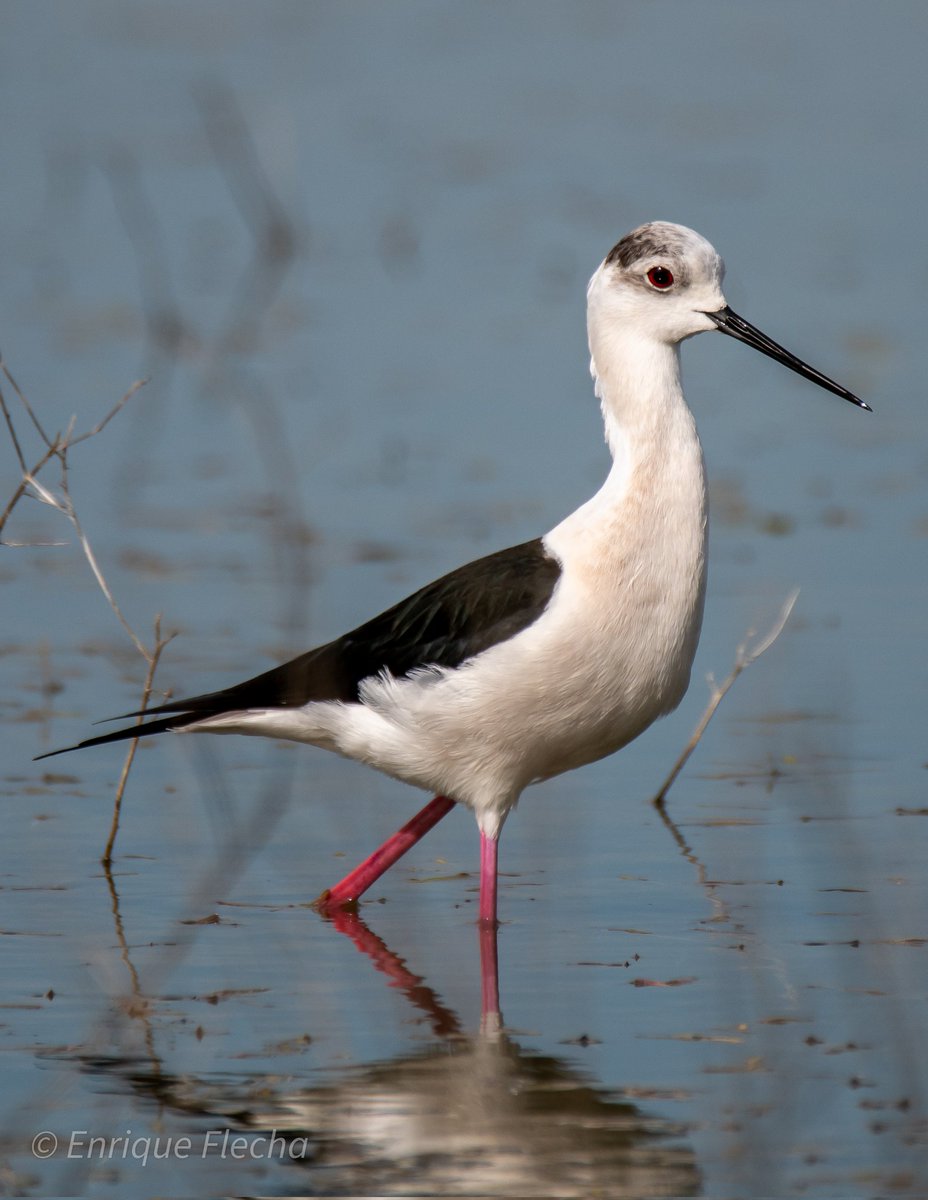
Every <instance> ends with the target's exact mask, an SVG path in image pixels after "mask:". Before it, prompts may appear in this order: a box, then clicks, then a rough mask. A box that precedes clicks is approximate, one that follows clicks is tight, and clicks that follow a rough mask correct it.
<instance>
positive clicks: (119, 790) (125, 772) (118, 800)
mask: <svg viewBox="0 0 928 1200" xmlns="http://www.w3.org/2000/svg"><path fill="white" fill-rule="evenodd" d="M176 636H177V634H176V633H169V634H168V635H167V637H162V636H161V613H158V615H157V616H156V617H155V647H154V649H153V650H152V652H151V654H149V653H148V652H147V650H146V649H145V647H144V646H143V647H141V650H142V653H143V654H144V655H145V657H146V658H147V659H148V673H147V674H146V676H145V684H144V686H143V688H142V702H141V704H140V705H139V717H138V721H137V722H136V724H137V725H141V724H142V722H143V721H144V719H145V710H146V708H148V701H149V700H150V699H151V692H152V685H153V683H154V679H155V671H156V670H157V669H158V662H159V660H160V658H161V652H162V650H164V648H165V646H166V645H167V644H168V642H170V641H171V640H172V639H173V638H175V637H176ZM138 744H139V739H138V738H133V740H132V741H131V742H130V743H129V751H128V753H127V754H126V761H125V762H124V763H123V766H122V772H121V774H120V776H119V783H118V784H117V785H116V797H115V799H114V801H113V819H112V821H111V823H110V832H109V837H108V838H107V839H106V847H105V849H104V851H103V857H102V858H101V859H100V861H101V862H102V863H103V866H104V867H105V868H106V869H107V872H109V869H110V866H111V865H112V862H113V846H114V845H115V844H116V835H117V833H118V832H119V818H120V815H121V813H122V798H123V795H124V793H125V790H126V783H127V781H128V779H129V771H130V769H131V767H132V763H133V761H134V760H135V752H136V750H137V749H138Z"/></svg>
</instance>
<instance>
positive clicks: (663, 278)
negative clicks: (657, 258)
mask: <svg viewBox="0 0 928 1200" xmlns="http://www.w3.org/2000/svg"><path fill="white" fill-rule="evenodd" d="M648 283H650V285H651V287H655V288H657V290H658V291H659V292H666V291H667V289H668V288H670V287H673V272H672V271H668V270H667V268H666V267H652V268H651V270H650V271H648Z"/></svg>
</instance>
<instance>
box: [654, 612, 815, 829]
mask: <svg viewBox="0 0 928 1200" xmlns="http://www.w3.org/2000/svg"><path fill="white" fill-rule="evenodd" d="M798 596H799V588H794V589H793V591H791V592H790V594H789V595H788V596H787V597H786V600H785V601H784V602H783V607H782V608H781V609H780V614H779V616H778V617H777V619H776V621H774V623H773V626H772V627H771V629H770V631H769V633H767V635H766V636H765V637H763V638H761V640H760V641H759V642H758V643H757V645H756V646H753V647H749V646H748V642H749V641H750V639H751V638H752V637H754V630H753V629H749V630H748V631H747V633H746V634H745V635H744V639H743V641H742V642H741V644H740V645H739V646H738V649H737V650H736V651H735V665H734V666H733V667H732V669H731V671H730V673H729V674H728V677H727V678H726V679H724V680H723V681H722V683H720V684H717V683H716V682H715V679H714V678H713V676H712V675H710V676H709V685H710V687H711V688H712V693H711V695H710V697H709V703H708V704H707V705H706V709H705V712H704V713H703V714H702V716H701V717H700V718H699V723H698V724H697V726H696V728H695V729H694V730H693V734H692V737H691V738H690V740H689V741H688V742H687V743H686V745H685V746H684V747H683V752H682V753H681V754H680V757H679V758H678V759H677V761H676V762H675V763H674V765H673V767H672V769H671V771H670V774H669V775H668V776H667V778H666V779H665V780H664V782H663V783H662V784H661V787H660V788H659V790H658V791H657V793H656V794H655V795H654V796H652V798H651V803H652V804H653V805H654V806H655V808H657V809H659V810H660V811H661V812H663V810H664V805H665V803H666V799H667V793H668V792H669V791H670V788H671V786H672V785H673V784H674V782H675V781H676V778H677V776H678V775H679V774H680V772H681V771H682V770H683V768H684V767H685V766H686V763H687V761H688V760H689V757H690V755H691V754H692V753H693V751H694V750H695V749H696V747H697V746H698V745H699V743H700V741H701V739H702V735H703V734H704V733H705V732H706V728H707V726H708V724H709V722H710V721H711V720H712V718H713V716H714V715H715V712H716V709H717V708H718V706H719V705H720V704H721V703H722V700H723V699H724V698H725V695H726V693H727V692H728V691H729V689H730V688H731V687H732V686H733V684H734V682H735V680H736V679H737V678H738V676H739V675H740V674H741V672H742V671H744V670H746V668H748V667H750V666H751V665H752V664H753V663H755V662H757V660H758V659H759V658H760V656H761V655H762V654H764V653H765V652H766V651H767V650H769V649H770V647H771V646H772V645H773V643H774V642H775V641H776V640H777V638H778V637H779V636H780V634H781V633H782V632H783V627H784V625H785V624H786V622H787V621H788V620H789V616H790V613H791V612H792V611H793V606H794V605H795V603H796V600H797V598H798Z"/></svg>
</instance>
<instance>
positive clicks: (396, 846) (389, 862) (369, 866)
mask: <svg viewBox="0 0 928 1200" xmlns="http://www.w3.org/2000/svg"><path fill="white" fill-rule="evenodd" d="M452 808H454V801H453V800H449V799H448V797H447V796H436V797H435V799H434V800H430V801H429V803H428V804H426V806H425V808H423V809H422V810H421V811H420V812H417V813H416V815H415V816H414V817H413V818H412V820H410V821H407V822H406V824H405V825H404V826H403V827H402V829H398V830H397V831H396V833H394V834H392V835H391V836H390V837H388V838H387V840H386V841H385V842H384V844H383V845H382V846H380V847H379V848H378V849H377V850H375V851H374V853H373V854H371V855H370V856H369V857H368V858H366V859H365V860H364V862H362V863H361V864H360V866H357V867H355V869H354V870H353V871H350V872H349V873H348V874H347V875H346V876H345V878H344V879H342V880H340V881H339V882H338V883H336V884H335V886H334V887H330V888H326V890H325V891H324V892H323V893H322V895H321V896H319V897H318V898H317V899H316V900H315V901H314V902H313V907H314V908H315V909H317V910H318V911H319V912H321V913H323V914H324V913H327V912H330V911H332V910H333V909H337V908H344V907H345V906H346V905H351V904H353V903H355V901H357V900H358V899H359V898H360V897H361V896H363V895H364V893H365V892H366V891H367V889H368V888H369V887H370V886H371V884H373V883H376V882H377V880H378V879H379V878H380V876H381V875H383V873H384V872H385V871H388V870H389V869H390V867H392V866H393V864H394V863H395V862H396V861H397V859H400V858H402V857H403V855H404V854H405V853H406V851H407V850H409V849H411V848H412V847H413V846H414V845H415V844H416V842H418V841H419V840H420V839H421V838H424V837H425V835H426V834H427V833H428V831H429V830H430V829H433V828H434V827H435V826H436V825H437V824H438V822H439V821H440V820H441V819H442V817H446V816H447V815H448V813H449V812H451V810H452Z"/></svg>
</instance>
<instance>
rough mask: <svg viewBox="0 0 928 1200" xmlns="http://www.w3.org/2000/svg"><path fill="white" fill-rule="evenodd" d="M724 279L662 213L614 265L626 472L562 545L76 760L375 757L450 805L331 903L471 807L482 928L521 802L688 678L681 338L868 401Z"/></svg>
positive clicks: (596, 316)
mask: <svg viewBox="0 0 928 1200" xmlns="http://www.w3.org/2000/svg"><path fill="white" fill-rule="evenodd" d="M722 276H723V264H722V260H721V258H720V257H719V255H718V254H717V253H716V251H715V250H714V249H713V247H712V246H711V245H710V244H709V243H708V242H707V241H706V240H705V239H704V238H702V237H700V236H699V234H697V233H694V232H693V230H691V229H687V228H685V227H684V226H682V225H672V224H668V223H666V222H662V221H655V222H651V223H650V224H647V225H642V226H641V227H640V228H638V229H636V230H634V231H633V232H632V233H630V234H628V235H627V236H626V237H624V238H622V240H621V241H620V242H619V243H618V244H617V245H616V246H614V247H613V249H612V250H611V251H610V252H609V254H608V255H607V256H606V258H605V260H604V261H603V262H602V263H601V265H600V266H599V268H598V269H597V271H596V273H595V274H594V275H593V278H592V279H591V280H590V285H589V288H588V292H587V298H588V330H589V342H590V353H591V356H592V360H591V364H590V366H591V371H592V374H593V378H594V380H595V383H596V389H595V390H596V395H597V396H598V398H599V400H600V403H601V406H602V412H603V418H604V421H605V426H606V441H607V443H608V445H609V449H610V451H611V452H612V458H613V465H612V469H611V471H610V472H609V475H608V477H607V478H606V481H605V483H604V484H603V486H602V487H601V488H600V490H599V491H598V492H597V493H596V495H595V496H593V498H592V499H591V500H589V501H587V503H586V504H584V505H582V506H581V507H580V508H579V509H577V511H576V512H574V513H572V514H571V515H570V516H569V517H567V518H566V519H565V520H563V521H562V522H561V523H560V524H559V525H557V526H556V527H555V528H554V529H552V530H551V532H550V533H547V534H546V535H545V536H544V537H541V538H536V539H535V540H533V541H530V542H525V543H523V544H522V545H520V546H514V547H512V548H511V549H508V550H501V551H499V552H497V553H496V554H490V555H488V556H487V557H486V558H481V559H479V560H477V561H476V562H473V563H470V564H468V565H467V566H464V567H460V568H458V570H456V571H452V572H451V573H450V574H449V575H445V576H444V577H443V578H441V579H439V580H437V581H436V582H434V583H430V584H428V585H427V586H426V587H424V588H422V589H421V590H420V591H418V592H416V593H414V594H413V595H412V596H410V597H409V598H408V599H407V600H403V601H401V602H400V603H399V604H397V605H395V606H394V607H393V608H390V609H388V610H387V611H386V612H385V613H382V614H381V615H380V616H379V617H375V618H374V619H373V620H372V621H369V622H368V623H367V624H366V625H362V626H361V627H360V628H358V629H355V630H353V631H352V632H351V633H347V634H345V635H344V636H343V637H340V638H337V639H336V640H335V641H333V642H329V643H327V644H326V645H324V646H319V647H317V648H316V649H314V650H310V651H308V652H307V653H306V654H302V655H300V657H299V658H295V659H293V660H292V661H291V662H288V663H284V664H283V665H282V666H279V667H275V668H274V669H273V670H270V671H267V672H265V673H264V674H262V675H258V676H256V677H255V678H254V679H249V680H246V681H245V682H244V683H240V684H237V685H236V686H234V687H230V688H226V689H225V690H223V691H219V692H211V693H210V694H208V695H203V696H194V697H193V698H191V699H189V700H172V701H171V702H170V703H168V704H163V705H161V706H159V707H157V708H153V709H150V710H149V712H147V713H146V714H145V716H146V717H148V716H155V717H156V718H157V719H155V720H150V721H146V722H145V723H143V724H140V725H133V726H130V727H129V728H127V729H119V730H117V731H116V732H114V733H107V734H103V735H101V736H99V737H93V738H88V739H87V740H86V741H83V742H80V743H79V744H78V745H77V746H71V747H68V749H80V748H83V747H86V746H96V745H101V744H103V743H104V742H114V741H119V740H121V739H123V738H134V737H139V736H143V735H146V734H152V733H162V732H165V731H166V730H173V731H176V732H184V733H241V734H258V735H262V736H264V737H273V738H286V739H290V740H292V741H297V742H308V743H310V744H312V745H315V746H322V747H325V748H326V749H329V750H334V751H336V752H337V753H339V754H343V755H345V756H346V757H348V758H354V759H357V760H359V761H360V762H365V763H367V764H369V765H370V766H372V767H376V768H378V769H379V770H381V771H384V772H386V773H387V774H388V775H393V776H395V777H396V778H398V779H402V780H405V781H406V782H408V783H412V784H415V785H416V786H418V787H422V788H426V789H428V790H429V791H432V792H434V793H436V796H435V799H433V800H432V801H431V802H430V803H429V804H427V805H426V806H425V808H423V809H422V811H421V812H419V813H418V814H417V815H416V816H415V817H413V819H412V820H411V821H409V822H408V824H407V825H405V826H404V827H403V828H402V829H400V830H399V831H398V832H397V833H395V834H394V835H393V836H392V837H391V838H389V839H388V840H387V842H385V843H384V845H383V846H381V847H380V849H379V850H377V851H375V853H374V854H372V855H371V856H370V858H368V859H367V860H366V861H365V862H364V863H362V864H361V865H360V866H359V867H357V868H356V869H355V870H354V871H352V872H351V873H350V874H349V875H348V876H346V877H345V879H343V880H342V881H341V882H340V883H338V884H336V885H335V887H333V888H331V889H329V890H328V891H326V892H323V894H322V895H321V896H320V897H319V901H318V904H319V906H320V907H321V908H322V909H334V908H337V907H339V906H342V905H344V904H346V903H348V902H351V901H355V900H357V898H358V897H359V896H361V895H362V894H363V893H364V892H365V891H366V889H367V888H369V887H370V885H371V884H372V883H373V882H374V881H375V880H376V879H378V878H379V877H380V875H382V874H383V872H384V871H385V870H387V868H388V867H390V866H391V865H392V864H393V863H394V862H396V860H397V859H398V858H399V857H400V856H401V855H403V854H404V853H405V852H406V851H407V850H408V849H409V847H410V846H412V845H413V844H414V843H415V842H417V841H418V840H419V839H420V838H421V837H423V835H424V834H426V833H427V832H428V831H429V830H430V829H431V828H432V827H433V826H434V825H435V824H437V822H438V821H439V820H441V818H442V817H443V816H445V815H446V813H448V812H449V811H450V810H451V809H452V808H453V807H454V805H455V804H464V805H466V806H467V807H468V808H470V809H472V810H473V812H474V814H475V816H476V818H477V824H478V826H479V828H480V844H481V850H480V919H481V921H482V922H484V923H487V924H492V925H494V926H495V923H496V879H497V845H498V839H499V834H500V830H501V829H502V826H503V823H504V821H505V820H506V817H507V816H508V814H509V812H510V811H511V810H512V808H513V807H514V805H515V804H516V801H517V800H518V799H519V796H520V795H521V793H522V791H523V789H524V788H526V787H527V786H528V785H529V784H530V783H534V782H537V781H539V780H543V779H550V778H551V777H552V776H555V775H559V774H561V772H563V771H568V770H570V769H572V768H573V767H579V766H582V765H583V764H585V763H589V762H593V761H594V760H595V759H599V758H602V757H604V756H605V755H607V754H612V753H613V752H614V751H616V750H619V749H620V748H621V747H622V746H625V745H626V744H627V743H628V742H630V741H631V740H632V739H633V738H635V737H637V736H638V734H640V733H641V732H642V731H643V730H644V729H646V728H647V727H648V726H649V725H650V724H651V722H652V721H654V720H655V719H656V718H657V717H660V716H662V715H664V714H665V713H668V712H670V711H671V709H673V708H675V707H676V706H677V704H679V702H680V700H681V699H682V697H683V694H684V692H685V691H686V688H687V684H688V683H689V677H690V667H691V665H692V661H693V656H694V654H695V651H696V643H697V640H698V637H699V628H700V623H701V620H702V609H703V597H704V594H705V581H706V479H705V472H704V469H703V459H702V449H701V447H700V444H699V438H698V437H697V434H696V426H695V423H694V421H693V416H692V414H691V413H690V410H689V408H688V407H687V405H686V401H685V400H684V397H683V390H682V387H681V383H680V362H679V352H678V346H679V343H680V342H682V341H684V340H685V339H686V338H688V337H692V336H693V335H694V334H697V333H704V332H706V331H709V330H714V329H718V330H721V331H722V333H726V334H728V335H730V336H731V337H734V338H737V339H738V340H739V341H743V342H746V343H747V344H748V345H749V346H753V347H754V348H755V349H756V350H760V351H761V353H763V354H767V355H769V356H770V357H771V358H774V359H776V360H777V361H778V362H780V363H782V364H783V365H784V366H787V367H789V368H790V369H791V370H793V371H796V372H797V373H798V374H800V375H803V376H804V377H805V378H807V379H811V380H812V381H813V382H815V383H817V384H819V385H820V386H821V387H823V388H825V389H827V390H828V391H830V392H834V393H835V394H836V395H838V396H843V397H844V399H846V400H850V401H851V402H852V403H854V404H856V405H858V406H859V407H860V408H865V409H866V408H869V406H868V405H867V404H865V403H864V402H863V401H862V400H859V399H858V398H857V397H856V396H854V395H853V394H852V393H851V392H849V391H847V390H846V389H845V388H843V387H840V386H839V385H838V384H836V383H835V382H833V380H831V379H829V378H828V377H827V376H825V375H822V374H821V373H820V372H818V371H816V370H814V369H813V368H812V367H810V366H808V365H807V364H806V363H804V362H802V361H801V360H800V359H798V358H796V357H794V356H793V355H792V354H790V353H789V352H788V351H787V350H784V349H783V347H782V346H778V345H777V343H776V342H774V341H771V340H770V338H768V337H766V336H765V335H764V334H763V333H761V332H760V331H759V330H757V329H755V328H754V327H753V326H752V325H749V324H748V322H747V321H745V320H743V319H742V318H741V317H739V316H738V315H737V314H736V313H734V312H732V310H731V309H730V308H729V307H728V305H727V304H726V302H725V297H724V296H723V294H722ZM128 715H129V716H138V715H140V714H137V713H130V714H128ZM53 753H57V754H60V753H64V751H61V750H59V751H53ZM40 757H43V758H44V757H48V756H47V755H41V756H40Z"/></svg>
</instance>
